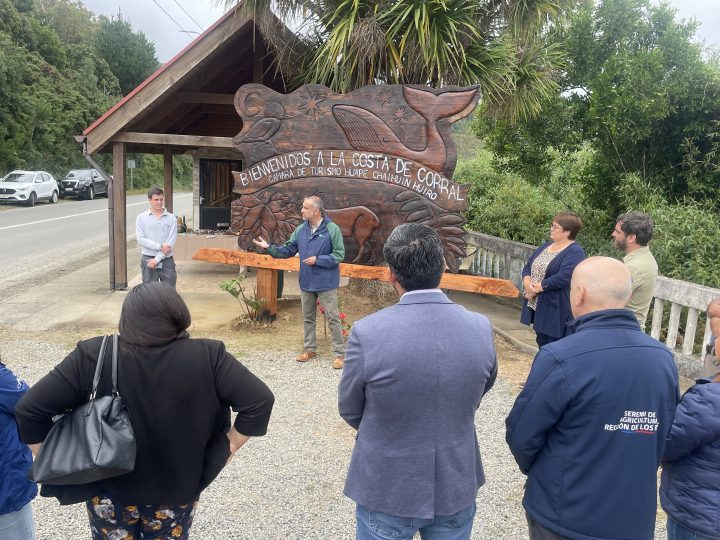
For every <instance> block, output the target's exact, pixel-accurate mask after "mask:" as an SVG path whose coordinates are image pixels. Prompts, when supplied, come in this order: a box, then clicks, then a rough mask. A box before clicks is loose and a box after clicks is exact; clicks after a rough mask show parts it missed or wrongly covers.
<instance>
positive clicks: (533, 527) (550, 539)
mask: <svg viewBox="0 0 720 540" xmlns="http://www.w3.org/2000/svg"><path fill="white" fill-rule="evenodd" d="M525 517H526V518H527V522H528V533H530V540H570V539H569V538H568V537H567V536H560V535H559V534H558V533H556V532H553V531H551V530H550V529H548V528H546V527H543V526H542V525H540V524H539V523H538V522H537V521H535V520H534V519H533V518H531V517H530V516H529V515H528V514H527V513H525Z"/></svg>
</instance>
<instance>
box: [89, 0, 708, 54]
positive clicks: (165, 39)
mask: <svg viewBox="0 0 720 540" xmlns="http://www.w3.org/2000/svg"><path fill="white" fill-rule="evenodd" d="M83 2H84V4H85V5H86V6H87V8H88V9H89V10H90V11H93V12H94V13H97V14H98V15H107V16H110V15H116V14H117V12H118V9H119V10H121V11H122V14H123V17H125V18H126V19H128V20H129V21H130V23H131V24H132V25H133V28H134V29H135V30H140V31H142V32H144V33H145V35H146V36H147V38H148V39H149V40H150V41H152V42H154V43H155V47H156V49H157V57H158V59H159V60H160V61H161V62H167V61H168V60H170V59H171V58H172V57H173V56H175V55H176V54H177V53H178V52H180V51H181V50H182V49H183V48H184V47H185V46H186V45H187V44H188V43H190V41H192V39H194V38H195V37H197V35H198V34H196V33H190V34H187V33H183V32H181V31H180V30H181V29H182V30H186V31H188V32H198V33H200V32H201V31H202V30H205V29H206V28H207V27H209V26H210V25H211V24H212V23H214V22H215V21H216V20H217V19H219V18H220V17H221V16H222V15H223V13H224V9H223V8H221V7H217V6H215V3H214V2H213V0H83ZM653 2H655V3H659V0H653ZM670 3H671V4H672V5H673V6H674V7H675V8H676V9H677V10H678V15H679V16H680V17H681V18H691V17H695V18H696V19H697V20H698V22H700V28H699V29H698V32H697V36H698V38H700V39H702V40H704V41H705V42H706V43H707V44H709V45H714V46H715V47H716V48H720V0H671V1H670ZM163 10H165V11H166V12H167V14H166V13H164V12H163ZM183 10H184V11H183ZM185 12H187V13H185ZM173 19H174V21H173Z"/></svg>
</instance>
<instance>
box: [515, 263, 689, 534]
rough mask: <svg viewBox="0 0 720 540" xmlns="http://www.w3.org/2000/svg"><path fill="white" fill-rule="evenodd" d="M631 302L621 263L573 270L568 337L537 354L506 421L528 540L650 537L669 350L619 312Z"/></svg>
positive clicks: (673, 382)
mask: <svg viewBox="0 0 720 540" xmlns="http://www.w3.org/2000/svg"><path fill="white" fill-rule="evenodd" d="M630 293H631V282H630V273H629V272H628V270H627V268H626V267H625V266H624V265H623V264H622V263H621V262H620V261H617V260H615V259H610V258H607V257H592V258H590V259H587V260H586V261H584V262H582V263H580V264H579V265H578V266H577V268H576V269H575V272H574V273H573V277H572V283H571V285H570V305H571V307H572V311H573V315H574V316H575V320H574V321H573V322H571V323H569V324H572V325H573V326H574V327H575V328H574V329H575V332H574V333H573V334H572V335H569V336H567V337H565V338H563V339H561V340H559V341H557V342H554V343H551V344H549V345H546V346H545V347H543V348H542V349H540V352H539V353H538V354H537V356H536V357H535V361H534V362H533V366H532V368H531V370H530V376H529V377H528V380H527V383H526V386H525V388H524V389H523V391H522V392H521V393H520V395H519V396H518V398H517V400H516V401H515V405H514V406H513V408H512V410H511V411H510V415H509V416H508V418H507V420H506V425H507V433H506V440H507V443H508V445H509V446H510V450H511V451H512V453H513V455H514V456H515V460H516V461H517V463H518V465H519V466H520V470H521V471H522V472H523V473H524V474H527V476H528V480H527V484H526V487H525V497H524V498H523V506H524V507H525V511H526V515H527V520H528V527H529V530H530V539H531V540H535V539H549V540H551V539H560V538H571V539H582V540H596V539H608V538H624V539H633V540H651V539H652V538H653V535H654V528H655V515H656V510H657V509H656V505H657V502H656V501H657V468H658V466H659V464H660V458H661V457H662V455H663V449H664V447H665V438H666V435H667V433H668V431H669V430H670V426H671V425H672V422H673V417H674V415H675V407H676V405H677V401H678V395H679V393H678V373H677V367H676V366H675V361H674V358H673V355H672V353H671V352H670V350H668V349H667V348H666V347H665V346H664V345H662V344H661V343H659V342H658V341H656V340H654V339H652V338H651V337H649V336H647V335H646V334H645V333H643V332H642V330H641V329H640V326H639V325H638V322H637V319H636V318H635V316H634V314H633V313H632V311H630V310H628V309H625V304H626V302H627V300H628V298H630Z"/></svg>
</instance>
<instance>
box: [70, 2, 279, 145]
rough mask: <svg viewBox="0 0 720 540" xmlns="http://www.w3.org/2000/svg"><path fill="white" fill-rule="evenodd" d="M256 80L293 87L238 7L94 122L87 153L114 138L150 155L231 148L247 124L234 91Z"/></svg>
mask: <svg viewBox="0 0 720 540" xmlns="http://www.w3.org/2000/svg"><path fill="white" fill-rule="evenodd" d="M278 23H279V24H282V23H280V22H279V21H278ZM288 33H290V32H289V30H288ZM251 82H256V83H262V84H265V85H266V86H269V87H270V88H273V89H275V90H277V91H279V92H283V91H285V90H286V89H285V84H284V81H283V80H282V78H281V77H280V76H279V74H277V72H276V69H275V67H274V64H273V57H272V56H271V55H270V53H268V49H267V46H266V43H265V40H264V38H263V36H262V35H261V33H260V30H259V28H258V27H257V25H256V24H255V21H254V20H253V19H252V18H248V17H246V16H244V15H241V14H240V12H239V9H238V6H236V7H234V8H233V9H231V10H230V11H228V12H227V13H226V14H225V15H223V16H222V17H221V18H220V19H218V20H217V21H216V22H215V23H214V24H213V25H212V26H211V27H210V28H208V29H207V30H206V31H205V32H204V33H203V34H201V35H200V36H198V37H197V38H196V39H195V40H193V41H192V42H191V43H190V44H189V45H188V46H187V47H185V48H184V49H183V50H182V51H181V52H179V53H178V54H177V55H176V56H175V57H173V58H172V59H171V60H169V61H168V62H167V63H165V64H163V65H162V66H161V67H160V68H158V70H157V71H155V73H153V74H152V75H150V77H148V78H147V79H146V80H145V81H143V82H142V83H141V84H140V85H139V86H138V87H137V88H135V89H134V90H133V91H132V92H130V93H129V94H128V95H127V96H125V97H124V98H123V99H122V100H120V101H119V102H118V103H117V104H116V105H115V106H114V107H112V108H111V109H110V110H108V111H107V112H106V113H105V114H104V115H102V116H101V117H100V118H99V119H98V120H96V121H95V122H94V123H93V124H92V125H90V126H89V127H88V128H87V129H86V130H85V131H84V132H83V135H85V137H86V141H87V152H88V153H90V154H93V153H97V152H104V151H110V149H111V148H112V144H110V143H112V142H125V143H127V150H128V151H129V152H145V153H160V152H163V150H164V149H165V148H168V147H172V148H174V149H176V151H182V152H184V151H186V150H187V148H188V147H198V146H209V147H213V146H225V147H227V146H228V145H229V142H228V140H229V139H228V138H229V137H233V136H234V135H236V134H237V133H239V132H240V130H241V129H242V120H241V118H240V116H239V115H238V114H237V112H236V111H235V108H234V106H233V97H234V94H235V91H236V90H237V89H238V88H240V86H242V85H244V84H247V83H251Z"/></svg>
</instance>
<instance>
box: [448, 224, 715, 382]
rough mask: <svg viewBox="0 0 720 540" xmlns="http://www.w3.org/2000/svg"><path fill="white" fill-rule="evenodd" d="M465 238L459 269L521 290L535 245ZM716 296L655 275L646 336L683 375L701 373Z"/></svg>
mask: <svg viewBox="0 0 720 540" xmlns="http://www.w3.org/2000/svg"><path fill="white" fill-rule="evenodd" d="M465 239H466V241H467V243H468V249H467V251H468V253H470V255H469V256H468V257H467V258H466V259H465V261H464V262H463V265H462V268H463V269H466V270H467V271H468V272H469V273H471V274H475V275H479V276H485V277H495V278H502V279H509V280H510V281H512V282H513V283H515V285H516V286H517V287H518V288H519V289H522V276H521V272H522V268H523V266H524V265H525V263H526V262H527V260H528V259H529V258H530V256H531V255H532V254H533V252H534V251H535V249H536V247H535V246H531V245H528V244H522V243H520V242H513V241H511V240H503V239H502V238H497V237H495V236H489V235H487V234H482V233H477V232H472V231H469V232H467V233H466V235H465ZM718 297H720V289H713V288H711V287H704V286H702V285H696V284H694V283H689V282H687V281H680V280H677V279H671V278H667V277H664V276H658V280H657V285H656V287H655V300H654V304H653V310H652V322H651V324H650V335H651V336H652V337H653V338H655V339H657V340H661V341H663V342H664V343H665V345H667V347H668V348H669V349H670V350H671V351H673V353H674V354H675V360H676V362H677V365H678V370H679V372H680V374H681V375H683V376H685V377H688V378H696V377H699V376H701V375H702V367H703V365H702V356H703V354H704V344H705V343H707V342H708V339H709V337H710V325H709V323H708V322H707V320H705V319H706V317H705V315H704V314H705V312H706V309H707V305H708V303H709V302H710V300H712V299H713V298H718ZM666 309H669V315H668V316H666V313H667V312H666ZM703 321H704V322H703ZM683 322H684V324H683ZM701 324H703V325H704V333H703V339H702V341H699V340H697V339H696V338H697V336H698V329H699V326H700V325H701ZM681 332H682V333H681Z"/></svg>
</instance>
